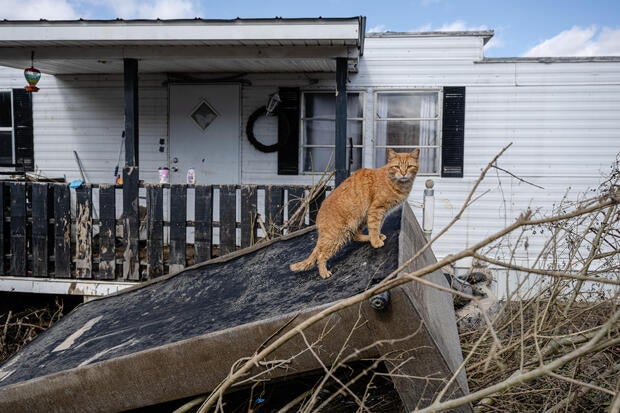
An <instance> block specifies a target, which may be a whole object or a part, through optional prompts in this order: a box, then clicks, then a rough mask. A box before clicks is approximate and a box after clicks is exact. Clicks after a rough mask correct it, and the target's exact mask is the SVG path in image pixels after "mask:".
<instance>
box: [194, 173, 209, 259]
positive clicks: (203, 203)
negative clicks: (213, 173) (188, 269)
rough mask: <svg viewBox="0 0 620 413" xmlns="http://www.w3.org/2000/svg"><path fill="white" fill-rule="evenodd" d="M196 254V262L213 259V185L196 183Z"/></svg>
mask: <svg viewBox="0 0 620 413" xmlns="http://www.w3.org/2000/svg"><path fill="white" fill-rule="evenodd" d="M194 225H195V231H194V256H195V258H196V263H199V262H203V261H207V260H209V259H211V243H212V242H213V187H212V186H211V185H196V194H195V217H194Z"/></svg>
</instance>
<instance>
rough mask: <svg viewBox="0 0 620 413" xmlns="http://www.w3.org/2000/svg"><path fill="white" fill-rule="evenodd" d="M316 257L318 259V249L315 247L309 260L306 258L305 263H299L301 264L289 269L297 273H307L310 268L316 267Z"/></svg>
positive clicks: (292, 265) (291, 266) (294, 264)
mask: <svg viewBox="0 0 620 413" xmlns="http://www.w3.org/2000/svg"><path fill="white" fill-rule="evenodd" d="M316 257H317V247H315V248H314V249H313V250H312V252H311V253H310V255H309V256H308V258H306V259H305V260H303V261H299V262H296V263H293V264H291V265H290V267H289V268H290V269H291V271H295V272H298V271H307V270H309V269H310V268H312V267H314V265H315V264H316Z"/></svg>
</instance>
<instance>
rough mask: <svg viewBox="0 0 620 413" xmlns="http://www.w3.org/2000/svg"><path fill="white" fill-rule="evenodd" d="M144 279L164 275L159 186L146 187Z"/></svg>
mask: <svg viewBox="0 0 620 413" xmlns="http://www.w3.org/2000/svg"><path fill="white" fill-rule="evenodd" d="M146 231H147V234H148V238H147V241H146V278H155V277H159V276H160V275H163V273H164V255H163V254H164V250H163V248H164V189H163V187H162V186H161V185H147V187H146Z"/></svg>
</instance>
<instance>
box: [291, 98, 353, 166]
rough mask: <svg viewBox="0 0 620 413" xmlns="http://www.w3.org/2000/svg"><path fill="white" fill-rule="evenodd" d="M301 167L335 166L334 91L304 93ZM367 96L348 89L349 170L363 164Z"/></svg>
mask: <svg viewBox="0 0 620 413" xmlns="http://www.w3.org/2000/svg"><path fill="white" fill-rule="evenodd" d="M301 120H302V144H301V168H302V171H304V173H323V172H325V171H332V170H334V149H335V144H334V136H335V134H336V96H335V95H334V93H333V92H330V93H328V92H312V93H310V92H308V93H304V95H303V111H302V117H301ZM363 125H364V97H363V94H361V93H347V165H348V167H349V170H350V171H355V170H357V169H359V168H361V167H362V147H363V142H364V139H363V130H364V128H363Z"/></svg>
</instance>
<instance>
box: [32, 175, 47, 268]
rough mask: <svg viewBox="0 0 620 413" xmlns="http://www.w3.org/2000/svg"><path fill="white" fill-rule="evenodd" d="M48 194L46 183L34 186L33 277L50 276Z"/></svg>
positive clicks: (34, 184)
mask: <svg viewBox="0 0 620 413" xmlns="http://www.w3.org/2000/svg"><path fill="white" fill-rule="evenodd" d="M48 214H49V208H48V193H47V184H46V183H33V184H32V275H34V276H35V277H47V276H48V273H49V271H48V260H49V255H48V248H47V247H48V227H49V215H48Z"/></svg>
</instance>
